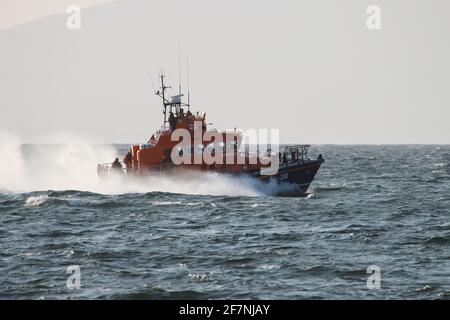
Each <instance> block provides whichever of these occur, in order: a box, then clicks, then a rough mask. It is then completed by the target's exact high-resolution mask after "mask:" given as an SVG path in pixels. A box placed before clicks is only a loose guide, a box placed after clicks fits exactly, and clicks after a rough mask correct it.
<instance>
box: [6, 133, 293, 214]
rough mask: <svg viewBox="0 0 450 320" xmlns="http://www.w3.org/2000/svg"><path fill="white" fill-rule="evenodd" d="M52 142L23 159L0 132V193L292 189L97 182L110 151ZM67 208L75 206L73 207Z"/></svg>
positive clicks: (215, 182)
mask: <svg viewBox="0 0 450 320" xmlns="http://www.w3.org/2000/svg"><path fill="white" fill-rule="evenodd" d="M58 137H59V139H60V140H61V141H65V142H64V143H61V144H58V145H41V146H36V145H34V146H32V150H31V152H27V155H25V154H24V150H23V147H22V145H21V142H20V140H19V139H18V138H17V137H15V136H13V135H11V134H5V133H1V132H0V154H1V155H2V161H0V190H7V191H9V192H30V191H46V190H79V191H90V192H95V193H101V194H124V193H147V192H155V191H156V192H157V191H159V192H171V193H181V194H195V195H225V196H263V195H273V194H276V193H278V192H284V191H290V189H293V188H295V186H290V185H278V184H277V183H275V182H270V183H263V182H260V181H257V180H255V179H253V178H250V177H231V176H227V175H223V174H219V173H216V172H203V173H199V172H195V173H192V172H191V173H183V174H182V175H177V176H161V175H159V176H151V177H145V178H140V179H137V178H135V179H130V178H129V177H124V176H115V177H110V178H108V179H101V178H99V177H98V176H97V171H96V166H97V163H104V162H111V161H112V160H113V159H114V158H115V157H116V156H117V151H116V150H115V149H114V147H113V146H107V145H101V146H100V145H92V144H89V143H87V142H86V140H84V139H82V138H80V137H73V136H67V137H63V135H62V134H60V135H58ZM28 151H30V150H28ZM28 153H30V154H28ZM72 204H73V205H77V204H79V203H77V202H76V201H74V202H73V203H72ZM188 205H189V204H188Z"/></svg>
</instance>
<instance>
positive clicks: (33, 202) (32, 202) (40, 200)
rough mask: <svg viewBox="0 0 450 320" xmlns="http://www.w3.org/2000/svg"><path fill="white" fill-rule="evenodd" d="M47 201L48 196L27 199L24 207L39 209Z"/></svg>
mask: <svg viewBox="0 0 450 320" xmlns="http://www.w3.org/2000/svg"><path fill="white" fill-rule="evenodd" d="M47 201H48V196H46V195H43V196H37V197H34V196H33V197H29V198H28V199H27V200H25V206H26V207H39V206H40V205H43V204H44V203H46V202H47Z"/></svg>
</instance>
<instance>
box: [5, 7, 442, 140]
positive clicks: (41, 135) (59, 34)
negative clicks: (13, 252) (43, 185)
mask: <svg viewBox="0 0 450 320" xmlns="http://www.w3.org/2000/svg"><path fill="white" fill-rule="evenodd" d="M71 4H75V5H79V6H80V7H81V20H80V21H81V23H80V27H81V28H80V29H79V30H69V29H68V28H67V20H68V19H69V18H70V14H67V13H66V10H67V6H69V5H71ZM370 5H376V6H378V7H379V8H380V13H381V15H380V17H381V20H380V21H381V25H380V29H377V30H369V29H368V27H367V19H368V18H369V16H370V14H368V13H367V12H366V10H367V8H368V7H369V6H370ZM449 9H450V2H449V1H448V0H428V1H426V0H394V1H392V0H390V1H387V0H339V1H336V0H304V1H301V0H277V1H266V0H246V1H242V0H226V1H225V0H167V1H154V0H150V1H149V0H116V1H107V0H95V1H94V0H92V1H91V0H72V1H62V0H42V1H34V0H28V1H27V0H14V1H13V0H0V132H2V131H4V132H8V133H10V134H14V135H16V136H17V137H19V138H20V139H21V141H23V142H26V143H43V142H58V140H59V139H60V137H63V136H66V135H72V136H83V137H86V139H88V140H89V141H92V142H101V143H110V142H111V143H138V142H145V141H147V140H148V138H149V136H150V135H151V133H152V132H153V130H155V129H157V128H159V127H160V125H161V124H162V114H161V106H160V101H159V99H158V97H156V96H155V95H154V94H153V88H152V85H151V82H150V80H149V76H148V74H149V73H150V74H151V75H152V76H153V79H154V81H155V82H156V77H157V75H158V74H159V73H160V72H162V71H164V72H165V73H166V74H167V80H168V81H169V82H170V83H171V84H172V86H173V87H174V88H176V87H178V82H179V81H178V78H179V77H178V60H179V56H181V62H182V63H181V73H182V75H183V76H182V85H183V88H186V82H187V81H186V72H185V71H186V63H185V61H186V60H187V58H188V59H189V70H190V94H191V104H192V110H193V111H197V110H199V111H205V112H206V114H207V121H208V122H212V124H213V126H214V127H217V128H219V129H228V128H234V127H238V128H242V129H249V128H255V129H279V130H280V137H281V142H282V143H310V144H322V143H324V144H384V143H388V144H397V143H407V144H413V143H433V144H448V143H450V125H449V119H450V79H449V78H450V59H449V58H448V57H450V37H449V35H450V18H449V16H448V12H450V11H449ZM179 52H181V54H179ZM174 93H175V92H174Z"/></svg>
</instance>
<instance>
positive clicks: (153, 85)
mask: <svg viewBox="0 0 450 320" xmlns="http://www.w3.org/2000/svg"><path fill="white" fill-rule="evenodd" d="M148 77H149V78H150V82H151V83H152V87H153V92H154V93H155V94H156V95H157V94H158V91H156V88H155V83H154V82H153V78H152V75H151V73H150V72H148Z"/></svg>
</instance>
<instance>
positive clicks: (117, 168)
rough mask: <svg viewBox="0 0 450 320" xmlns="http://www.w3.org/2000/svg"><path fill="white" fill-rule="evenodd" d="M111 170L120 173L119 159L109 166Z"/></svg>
mask: <svg viewBox="0 0 450 320" xmlns="http://www.w3.org/2000/svg"><path fill="white" fill-rule="evenodd" d="M111 169H113V170H114V171H117V172H120V173H122V165H121V164H120V161H119V158H116V160H114V162H113V163H112V164H111Z"/></svg>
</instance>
